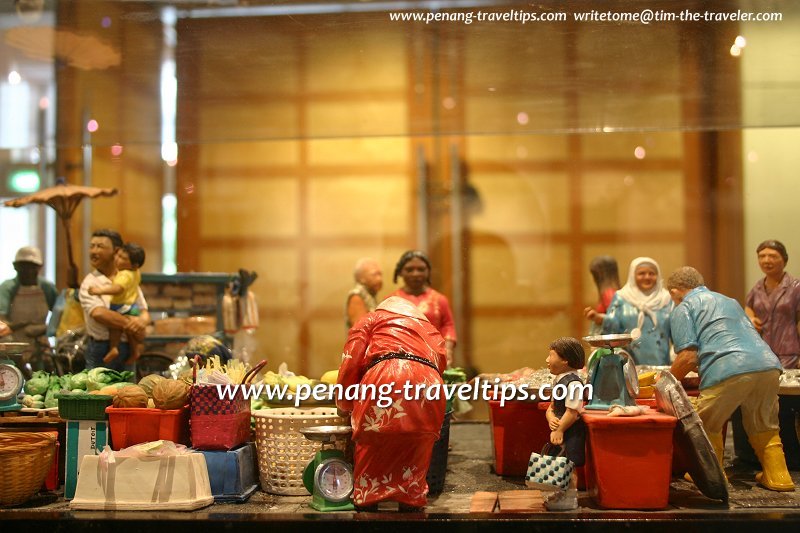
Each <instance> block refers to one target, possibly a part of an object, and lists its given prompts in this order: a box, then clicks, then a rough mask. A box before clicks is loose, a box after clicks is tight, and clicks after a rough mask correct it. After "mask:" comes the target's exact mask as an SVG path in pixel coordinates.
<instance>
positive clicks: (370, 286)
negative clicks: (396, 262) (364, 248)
mask: <svg viewBox="0 0 800 533" xmlns="http://www.w3.org/2000/svg"><path fill="white" fill-rule="evenodd" d="M353 277H354V278H355V281H356V285H355V287H353V289H352V290H351V291H350V292H349V293H347V302H346V303H345V315H346V316H345V326H346V327H347V329H348V330H349V329H350V328H351V327H353V324H355V323H356V322H358V319H359V318H361V317H362V316H364V315H366V314H367V313H369V312H372V311H374V310H375V308H376V307H378V301H377V300H376V298H375V297H376V296H377V295H378V291H379V290H381V287H383V273H382V272H381V267H380V265H379V264H378V262H377V261H375V260H374V259H371V258H369V257H363V258H361V259H359V260H358V261H357V262H356V267H355V270H354V271H353Z"/></svg>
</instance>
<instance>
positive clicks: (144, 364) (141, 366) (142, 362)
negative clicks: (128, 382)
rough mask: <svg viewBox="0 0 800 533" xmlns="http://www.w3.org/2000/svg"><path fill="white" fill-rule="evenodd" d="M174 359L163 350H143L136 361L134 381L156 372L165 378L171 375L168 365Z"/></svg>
mask: <svg viewBox="0 0 800 533" xmlns="http://www.w3.org/2000/svg"><path fill="white" fill-rule="evenodd" d="M174 362H175V361H173V360H172V357H170V356H168V355H167V354H165V353H163V352H145V353H143V354H142V355H141V356H139V359H138V360H137V361H136V382H137V383H138V382H139V380H141V379H142V378H143V377H145V376H149V375H150V374H158V375H160V376H164V377H166V378H168V377H171V375H170V373H169V367H170V365H171V364H172V363H174Z"/></svg>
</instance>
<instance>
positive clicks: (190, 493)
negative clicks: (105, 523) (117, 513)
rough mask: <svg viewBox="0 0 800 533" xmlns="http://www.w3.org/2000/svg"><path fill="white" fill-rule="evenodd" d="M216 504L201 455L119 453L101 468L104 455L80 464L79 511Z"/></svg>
mask: <svg viewBox="0 0 800 533" xmlns="http://www.w3.org/2000/svg"><path fill="white" fill-rule="evenodd" d="M212 503H214V497H213V496H212V495H211V483H210V482H209V479H208V469H207V467H206V460H205V457H203V454H201V453H190V454H186V455H177V456H174V457H152V458H143V459H140V458H134V457H119V458H117V459H116V461H115V462H114V463H110V464H108V465H107V468H103V466H102V465H101V463H100V457H99V456H96V455H86V456H84V458H83V462H82V463H81V471H80V474H79V475H78V485H77V487H76V489H75V498H74V499H73V500H72V502H70V508H72V509H76V510H81V509H85V510H124V511H139V510H141V511H152V510H171V511H191V510H194V509H200V508H201V507H205V506H206V505H210V504H212Z"/></svg>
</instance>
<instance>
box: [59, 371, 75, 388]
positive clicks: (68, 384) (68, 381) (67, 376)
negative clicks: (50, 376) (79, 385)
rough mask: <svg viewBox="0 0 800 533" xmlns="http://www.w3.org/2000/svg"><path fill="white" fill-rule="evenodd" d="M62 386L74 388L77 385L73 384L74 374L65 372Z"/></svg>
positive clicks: (62, 377)
mask: <svg viewBox="0 0 800 533" xmlns="http://www.w3.org/2000/svg"><path fill="white" fill-rule="evenodd" d="M61 388H62V389H67V390H72V389H74V388H75V387H73V386H72V374H64V375H63V376H61Z"/></svg>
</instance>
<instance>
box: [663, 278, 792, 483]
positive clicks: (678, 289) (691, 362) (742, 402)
mask: <svg viewBox="0 0 800 533" xmlns="http://www.w3.org/2000/svg"><path fill="white" fill-rule="evenodd" d="M667 290H668V291H669V293H670V296H671V297H672V299H673V301H674V302H675V309H674V310H673V311H672V314H671V315H670V326H671V334H672V343H673V345H674V348H675V353H676V355H677V356H676V358H675V362H674V363H673V364H672V368H671V369H670V370H671V372H672V374H673V375H674V376H675V377H676V378H678V379H682V378H683V377H684V376H686V374H687V373H689V372H690V371H692V370H696V371H697V373H698V374H699V375H700V396H699V397H698V398H697V403H696V404H695V409H697V414H698V415H699V416H700V419H701V420H702V421H703V426H704V427H705V430H706V433H707V434H708V437H709V440H711V444H712V445H713V446H714V450H715V452H716V453H717V458H718V459H719V461H720V464H721V463H722V454H723V444H722V442H723V441H722V427H723V426H724V424H725V422H726V421H727V420H728V419H729V418H730V416H731V414H732V413H733V412H734V411H735V410H736V409H737V408H738V407H741V409H742V419H743V420H742V421H743V423H744V429H745V432H746V433H747V437H748V439H749V441H750V444H751V445H752V446H753V449H754V450H755V452H756V455H757V456H758V459H759V461H761V466H762V468H763V473H760V474H758V475H757V476H756V480H757V481H758V482H759V483H760V484H761V485H763V486H764V487H766V488H768V489H770V490H776V491H792V490H794V484H793V483H792V478H791V477H790V476H789V472H788V470H787V469H786V458H785V457H784V455H783V445H782V444H781V438H780V436H779V435H778V377H779V376H780V373H781V371H782V370H781V364H780V362H779V361H778V357H777V356H776V355H775V354H774V353H773V352H772V350H770V348H769V346H768V345H767V343H765V342H764V341H763V340H762V339H761V336H760V335H759V334H758V332H757V331H756V330H755V328H754V327H753V324H752V323H751V322H750V320H749V319H748V318H747V315H745V313H744V310H742V307H741V306H740V305H739V304H738V303H737V302H736V300H733V299H731V298H728V297H727V296H723V295H722V294H719V293H716V292H712V291H710V290H708V289H707V288H706V287H705V286H704V281H703V276H701V275H700V273H699V272H698V271H697V270H695V269H694V268H692V267H681V268H679V269H678V270H676V271H675V272H673V273H672V275H670V277H669V279H668V280H667Z"/></svg>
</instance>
